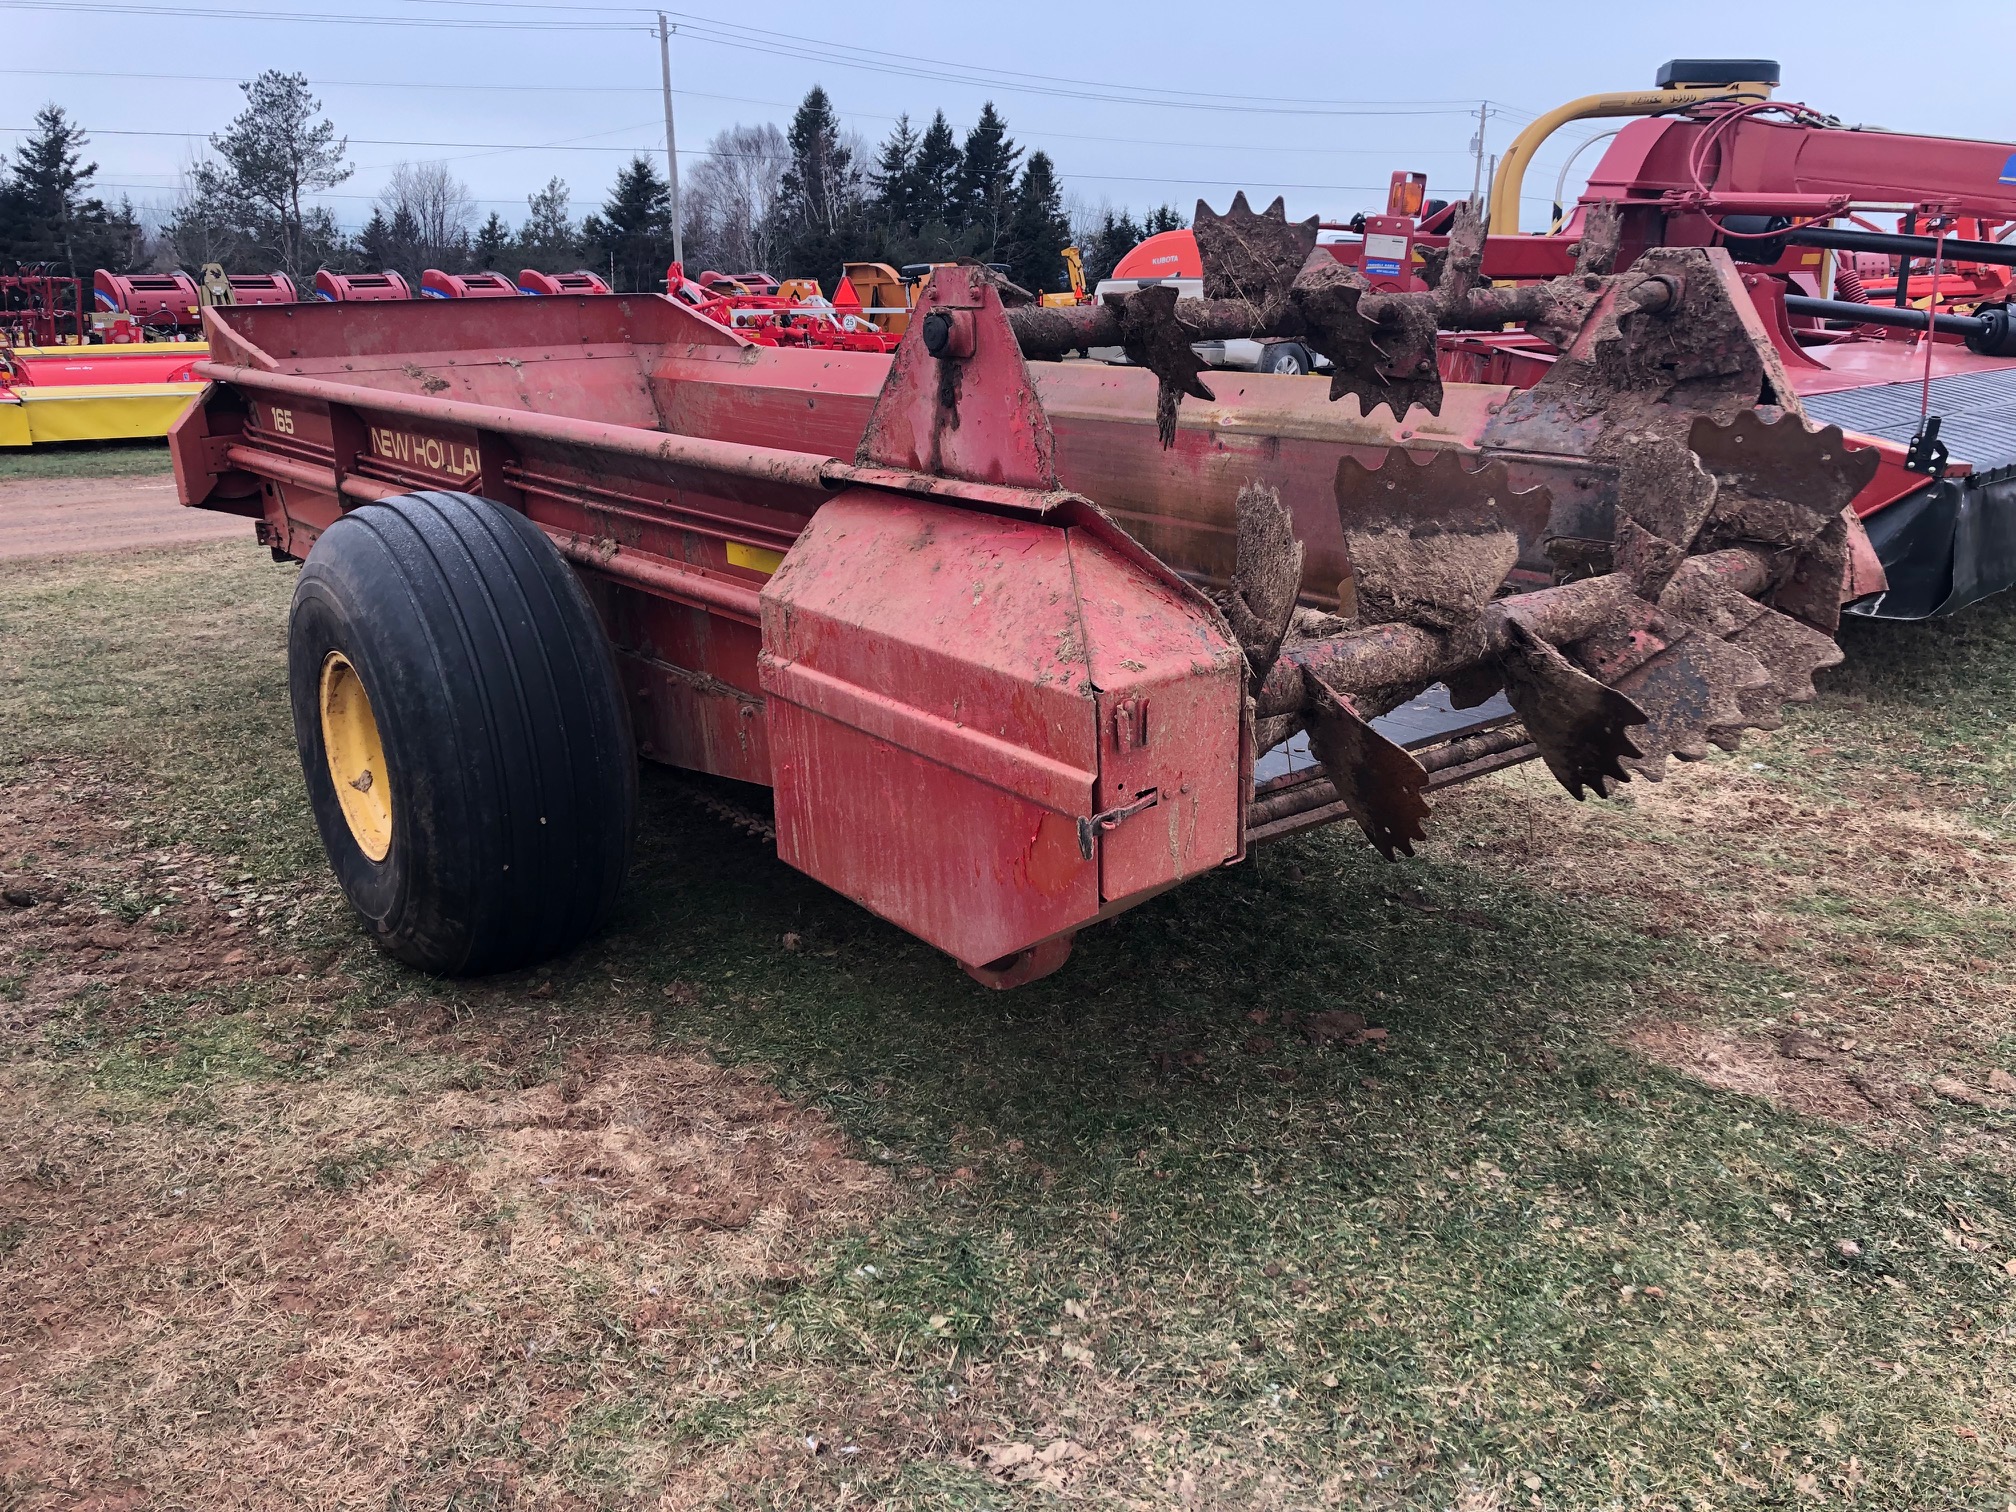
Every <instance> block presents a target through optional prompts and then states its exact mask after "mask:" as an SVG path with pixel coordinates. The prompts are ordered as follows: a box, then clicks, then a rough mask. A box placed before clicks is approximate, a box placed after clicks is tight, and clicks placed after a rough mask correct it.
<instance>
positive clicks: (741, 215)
mask: <svg viewBox="0 0 2016 1512" xmlns="http://www.w3.org/2000/svg"><path fill="white" fill-rule="evenodd" d="M790 166H791V148H790V144H789V143H787V142H786V141H785V140H784V133H783V132H781V131H779V130H778V129H777V128H776V127H775V126H773V125H771V124H770V123H769V122H768V121H765V122H763V123H762V124H761V125H760V126H733V127H731V128H729V129H728V130H726V131H721V132H716V133H715V135H714V139H713V140H712V141H711V142H709V143H708V144H707V156H705V157H703V158H702V159H701V160H700V163H699V166H698V167H696V168H695V169H694V170H693V172H692V175H691V177H690V178H689V179H688V181H687V183H686V184H685V185H683V186H682V192H681V199H682V200H683V201H684V203H683V205H682V206H681V210H682V212H683V214H684V216H685V220H686V226H685V228H684V229H685V232H686V241H687V247H688V253H687V257H688V261H689V262H690V263H691V264H692V266H693V268H694V270H695V271H698V270H699V269H701V268H702V267H718V268H719V269H720V270H721V271H723V272H729V273H742V272H747V271H748V270H750V269H752V268H763V269H768V268H769V266H770V264H771V263H772V262H774V261H775V260H776V253H777V227H776V225H775V218H774V217H773V216H772V214H771V210H772V208H773V207H774V206H775V205H776V203H777V193H778V189H779V187H780V186H781V185H782V183H783V180H784V171H785V169H787V168H789V167H790Z"/></svg>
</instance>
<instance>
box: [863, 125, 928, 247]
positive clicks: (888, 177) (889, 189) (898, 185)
mask: <svg viewBox="0 0 2016 1512" xmlns="http://www.w3.org/2000/svg"><path fill="white" fill-rule="evenodd" d="M917 146H918V136H917V132H916V131H915V129H914V128H913V127H912V126H911V125H910V117H909V116H907V115H900V116H898V117H897V118H896V129H895V130H894V131H892V132H890V133H889V139H888V140H887V141H886V142H884V143H883V144H882V150H881V152H880V153H878V154H877V155H876V158H875V167H874V168H873V170H872V171H870V173H869V175H868V184H869V187H870V188H872V189H873V190H874V191H875V198H874V201H873V204H872V206H871V210H872V213H873V215H874V217H875V219H876V220H877V221H878V222H880V223H881V224H882V225H884V226H886V227H888V228H889V229H891V230H892V231H893V230H897V229H901V230H905V231H915V230H917V228H918V224H919V222H918V219H917V208H918V207H917Z"/></svg>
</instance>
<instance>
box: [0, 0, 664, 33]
mask: <svg viewBox="0 0 2016 1512" xmlns="http://www.w3.org/2000/svg"><path fill="white" fill-rule="evenodd" d="M0 10H28V11H66V12H70V13H73V14H74V13H76V12H79V11H84V12H89V13H91V14H94V15H101V16H174V17H176V18H178V19H181V20H202V21H304V22H309V23H311V24H315V25H323V26H404V27H442V28H446V29H448V30H450V31H536V32H628V31H640V30H642V27H641V25H636V24H631V23H628V22H620V21H473V20H469V21H465V20H459V19H456V18H452V17H447V16H439V17H434V16H355V15H340V14H336V13H333V12H326V11H289V12H286V13H284V14H275V13H273V12H271V11H250V10H227V9H224V8H221V7H208V6H186V7H178V6H172V5H118V4H111V3H107V0H0Z"/></svg>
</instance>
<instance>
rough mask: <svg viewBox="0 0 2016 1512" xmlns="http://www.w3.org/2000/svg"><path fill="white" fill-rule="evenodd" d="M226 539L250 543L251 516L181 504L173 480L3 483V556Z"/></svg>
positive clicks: (0, 493) (0, 534)
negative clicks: (220, 512)
mask: <svg viewBox="0 0 2016 1512" xmlns="http://www.w3.org/2000/svg"><path fill="white" fill-rule="evenodd" d="M225 540H239V541H244V542H246V543H247V544H250V542H251V540H252V522H251V521H250V520H247V519H244V518H241V517H240V516H238V515H228V514H218V513H217V512H216V511H215V510H210V509H186V508H184V507H183V506H182V504H181V503H180V502H179V501H178V500H177V499H176V497H175V480H174V479H173V478H147V477H141V478H32V479H18V480H9V481H6V482H0V559H4V558H8V557H35V556H68V555H71V554H73V553H76V552H85V551H133V550H138V549H142V548H146V547H154V546H175V545H180V544H183V543H185V542H189V541H225Z"/></svg>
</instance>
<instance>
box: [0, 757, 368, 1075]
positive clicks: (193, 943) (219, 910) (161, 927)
mask: <svg viewBox="0 0 2016 1512" xmlns="http://www.w3.org/2000/svg"><path fill="white" fill-rule="evenodd" d="M126 796H127V795H126V794H125V792H124V791H123V790H122V788H121V786H120V784H118V783H116V782H113V781H111V780H110V779H107V778H104V777H102V776H100V775H98V774H95V773H93V772H92V771H91V770H89V769H88V768H87V767H85V766H83V765H82V764H79V763H74V762H73V763H38V764H37V765H36V766H35V768H34V769H33V770H32V773H31V775H30V777H29V780H27V781H24V782H17V783H15V784H14V785H12V786H9V787H6V788H4V789H0V1037H4V1038H6V1039H8V1040H9V1041H10V1042H15V1043H18V1042H19V1037H20V1036H23V1035H25V1034H27V1033H28V1032H29V1031H30V1030H32V1029H33V1028H34V1027H35V1026H36V1025H38V1024H39V1023H41V1022H42V1021H43V1020H44V1019H46V1018H47V1017H48V1015H49V1014H50V1013H51V1012H53V1011H55V1010H57V1009H59V1008H60V1007H61V1006H62V1005H63V1004H64V1003H65V1002H67V1001H69V1000H70V999H72V998H74V997H76V996H77V995H78V994H79V993H83V992H87V991H95V992H96V993H98V994H99V996H100V999H101V1004H102V1006H103V1007H105V1008H106V1009H108V1010H110V1011H112V1012H114V1013H117V1012H118V1011H119V1010H121V1009H124V1008H127V1007H130V1006H132V1005H133V1004H134V1003H137V1002H138V1001H139V1000H140V999H141V998H143V997H144V996H145V995H147V994H149V993H158V992H198V991H204V990H214V989H217V988H220V987H224V986H228V985H230V984H232V983H234V982H239V981H246V980H253V979H259V978H266V977H274V976H286V975H292V974H295V973H299V972H304V971H306V970H307V969H308V967H309V964H310V963H307V962H303V961H301V960H299V959H297V958H295V957H292V956H289V955H286V954H284V953H282V952H280V951H277V950H274V949H269V948H262V945H261V936H263V935H267V934H270V933H271V932H272V931H273V930H274V929H275V928H279V927H284V925H285V924H286V922H287V921H289V920H291V919H293V918H295V917H296V916H298V914H299V912H300V910H301V909H302V908H303V907H305V906H307V905H308V904H309V903H310V902H311V901H313V900H315V899H318V898H321V897H322V896H324V895H325V894H326V892H327V886H328V885H327V884H326V882H323V881H320V880H317V881H311V882H306V883H297V884H289V885H287V886H283V887H273V886H262V885H258V884H255V882H254V879H253V878H252V877H251V875H250V874H248V873H246V872H244V871H243V870H242V869H240V868H237V867H235V866H233V865H232V864H231V861H230V859H229V858H220V857H216V856H213V855H210V854H208V853H206V852H203V851H199V850H195V849H193V848H191V847H187V846H177V847H173V848H156V849H150V848H147V847H145V846H144V845H142V844H141V843H140V842H139V840H138V839H137V838H136V837H135V834H134V826H133V822H132V821H131V820H129V819H126V818H123V817H121V814H122V811H123V810H124V809H125V808H127V807H128V804H127V803H126V801H125V799H126ZM31 858H32V859H31Z"/></svg>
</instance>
